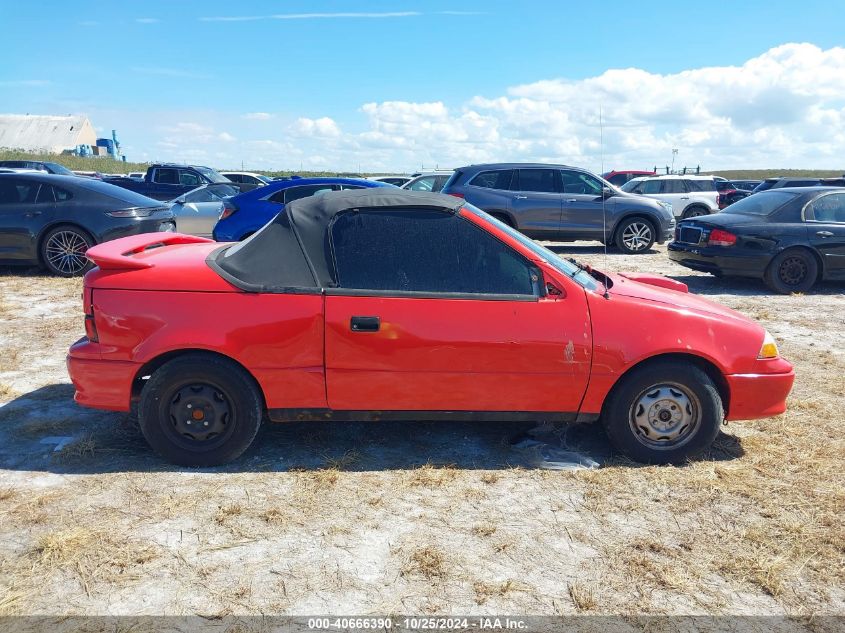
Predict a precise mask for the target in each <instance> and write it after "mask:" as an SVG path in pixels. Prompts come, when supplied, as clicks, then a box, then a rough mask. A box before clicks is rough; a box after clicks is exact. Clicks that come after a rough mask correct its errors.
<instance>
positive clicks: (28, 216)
mask: <svg viewBox="0 0 845 633" xmlns="http://www.w3.org/2000/svg"><path fill="white" fill-rule="evenodd" d="M23 215H24V217H25V218H34V217H35V216H36V215H41V211H28V212H26V213H24V214H23ZM831 235H833V234H832V233H831Z"/></svg>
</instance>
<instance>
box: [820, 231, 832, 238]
mask: <svg viewBox="0 0 845 633" xmlns="http://www.w3.org/2000/svg"><path fill="white" fill-rule="evenodd" d="M816 235H818V236H819V237H833V233H831V232H830V231H816Z"/></svg>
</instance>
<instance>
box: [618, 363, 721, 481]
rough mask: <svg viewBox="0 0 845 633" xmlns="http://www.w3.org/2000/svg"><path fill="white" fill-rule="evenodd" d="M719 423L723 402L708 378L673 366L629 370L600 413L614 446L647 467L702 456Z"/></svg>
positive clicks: (682, 365)
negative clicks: (647, 464)
mask: <svg viewBox="0 0 845 633" xmlns="http://www.w3.org/2000/svg"><path fill="white" fill-rule="evenodd" d="M723 419H724V410H723V407H722V399H721V397H720V396H719V391H718V390H717V389H716V386H715V385H714V384H713V381H712V380H711V379H710V377H709V376H708V375H707V374H706V373H705V372H704V371H702V370H701V369H699V368H698V367H695V366H693V365H689V364H687V363H680V362H675V361H660V362H654V363H652V364H649V365H645V366H643V367H640V368H636V369H633V370H632V371H631V373H630V374H628V375H626V376H624V377H623V378H622V379H621V381H620V383H619V384H618V385H617V386H616V387H614V389H613V392H612V393H611V394H610V396H608V399H607V402H606V403H605V407H604V410H603V411H602V421H603V423H604V427H605V430H606V431H607V435H608V438H610V441H611V443H612V444H613V446H614V447H615V448H616V449H617V450H619V451H620V452H622V453H624V454H625V455H627V456H628V457H630V458H632V459H634V460H636V461H639V462H646V463H651V464H675V463H679V462H683V461H686V460H687V459H689V458H690V457H694V456H695V455H697V454H699V453H701V452H702V451H704V450H705V449H707V448H708V447H710V445H711V444H712V443H713V440H715V439H716V435H718V433H719V426H720V425H721V423H722V420H723Z"/></svg>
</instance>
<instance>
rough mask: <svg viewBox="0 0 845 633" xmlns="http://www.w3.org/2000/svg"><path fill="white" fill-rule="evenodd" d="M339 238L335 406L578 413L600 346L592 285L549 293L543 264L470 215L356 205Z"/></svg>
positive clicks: (330, 378)
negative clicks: (591, 308)
mask: <svg viewBox="0 0 845 633" xmlns="http://www.w3.org/2000/svg"><path fill="white" fill-rule="evenodd" d="M329 238H330V239H329V243H330V247H331V250H332V254H333V259H334V261H335V264H336V268H337V280H338V287H336V288H329V289H327V290H326V331H325V340H326V348H325V358H326V386H327V396H328V404H329V407H330V408H332V409H336V410H353V411H357V410H386V411H488V412H489V411H494V412H503V411H556V412H575V411H577V410H578V407H579V404H580V401H581V398H582V396H583V394H584V391H585V389H586V385H587V379H588V375H589V368H590V357H591V353H592V351H591V350H592V347H591V338H590V337H591V332H590V327H589V314H588V312H587V305H586V297H585V295H584V293H583V292H579V293H572V294H571V295H570V296H568V297H566V298H565V299H564V300H561V299H559V298H558V297H548V296H541V293H540V288H542V287H543V286H542V283H541V282H542V280H541V279H540V278H539V277H538V270H537V269H536V268H535V267H534V266H533V265H532V263H531V262H530V261H528V260H527V259H526V258H525V257H523V255H522V254H520V253H518V252H516V251H515V250H514V249H512V248H511V247H510V246H508V245H506V244H504V243H503V242H501V241H500V240H499V239H497V238H496V237H494V236H493V235H491V234H490V233H488V232H487V231H485V230H484V229H482V228H481V227H480V226H479V225H478V224H476V223H473V222H471V221H470V220H469V219H467V218H465V217H462V216H460V215H453V214H449V213H443V212H435V211H423V210H414V209H408V210H402V211H397V210H391V211H384V210H368V209H361V210H355V211H349V212H346V213H344V214H340V215H338V216H337V217H336V218H335V220H334V221H333V223H332V225H331V227H330V235H329Z"/></svg>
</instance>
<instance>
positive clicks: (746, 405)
mask: <svg viewBox="0 0 845 633" xmlns="http://www.w3.org/2000/svg"><path fill="white" fill-rule="evenodd" d="M777 363H778V365H779V368H780V369H784V370H785V371H783V373H775V374H728V375H727V376H725V380H726V381H727V383H728V389H729V390H730V403H729V405H728V411H727V415H726V416H725V418H726V419H728V420H755V419H757V418H768V417H771V416H773V415H778V414H780V413H783V412H784V411H786V398H787V396H789V392H790V391H792V384H793V383H794V382H795V371H794V370H793V369H792V365H790V364H789V363H788V362H787V361H785V360H783V359H778V361H777Z"/></svg>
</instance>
